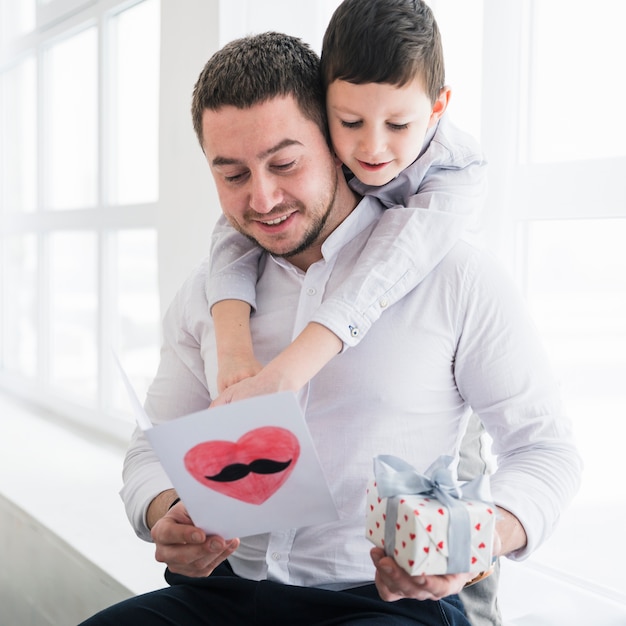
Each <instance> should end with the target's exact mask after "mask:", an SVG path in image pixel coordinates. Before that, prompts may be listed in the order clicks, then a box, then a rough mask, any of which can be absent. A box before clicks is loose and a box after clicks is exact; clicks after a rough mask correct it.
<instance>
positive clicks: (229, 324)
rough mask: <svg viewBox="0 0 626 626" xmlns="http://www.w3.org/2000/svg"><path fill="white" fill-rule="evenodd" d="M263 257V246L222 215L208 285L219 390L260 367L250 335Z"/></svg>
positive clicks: (252, 373)
mask: <svg viewBox="0 0 626 626" xmlns="http://www.w3.org/2000/svg"><path fill="white" fill-rule="evenodd" d="M260 256H261V249H260V248H258V247H257V246H255V245H254V244H253V243H252V242H251V241H250V240H249V239H248V238H247V237H244V236H243V235H242V234H240V233H238V232H237V231H236V230H235V229H234V228H233V227H232V226H230V224H229V223H228V221H227V220H226V218H225V217H224V216H223V215H222V216H220V218H219V220H218V222H217V225H216V226H215V229H214V231H213V235H212V243H211V263H210V272H209V277H208V280H207V285H206V294H207V300H208V305H209V309H210V311H211V315H212V316H213V320H214V324H215V339H216V344H217V360H218V377H217V384H218V390H219V391H220V392H221V391H222V390H223V389H225V388H226V387H228V386H229V385H232V384H233V383H236V382H237V381H239V380H241V379H242V378H245V377H247V376H252V375H254V374H256V373H257V372H258V371H259V370H260V368H261V366H260V364H259V363H258V362H257V360H256V359H255V358H254V352H253V349H252V339H251V336H250V311H251V309H253V308H254V306H255V296H256V282H257V277H258V264H259V257H260Z"/></svg>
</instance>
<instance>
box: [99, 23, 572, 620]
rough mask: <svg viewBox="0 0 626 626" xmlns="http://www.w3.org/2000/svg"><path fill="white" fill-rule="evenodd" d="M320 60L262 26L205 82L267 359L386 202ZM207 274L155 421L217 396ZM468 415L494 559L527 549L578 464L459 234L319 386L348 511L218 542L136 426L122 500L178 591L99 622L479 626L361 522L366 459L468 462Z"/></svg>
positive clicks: (526, 330) (211, 69)
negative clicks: (343, 144)
mask: <svg viewBox="0 0 626 626" xmlns="http://www.w3.org/2000/svg"><path fill="white" fill-rule="evenodd" d="M317 67H318V66H317V58H316V57H315V55H314V54H313V53H312V52H311V51H310V50H309V49H308V48H306V47H304V46H303V45H302V44H301V43H300V42H299V41H298V40H296V39H293V38H291V37H287V36H285V35H278V34H265V35H259V36H256V37H249V38H245V39H243V40H238V41H236V42H232V43H231V44H229V45H227V46H226V47H224V48H223V49H222V50H221V51H219V52H218V53H216V54H215V55H214V56H213V57H212V58H211V59H210V60H209V62H208V63H207V65H206V66H205V68H204V70H203V72H202V74H201V75H200V78H199V80H198V83H197V85H196V89H195V92H194V105H193V112H194V123H195V128H196V131H197V133H198V136H199V139H200V143H201V145H202V148H203V150H204V153H205V155H206V158H207V161H208V163H209V166H210V168H211V170H212V173H213V176H214V179H215V182H216V185H217V189H218V193H219V198H220V203H221V205H222V209H223V211H224V214H225V216H226V217H227V219H228V220H229V221H230V223H231V224H233V225H234V226H235V227H236V228H238V229H239V230H240V231H241V232H242V233H244V234H245V235H247V236H248V237H251V238H252V239H254V240H255V241H256V242H257V243H258V244H259V245H260V246H262V247H263V248H265V249H266V250H267V253H266V254H265V255H264V257H263V258H262V261H261V266H260V269H259V281H258V284H257V299H256V305H257V309H256V312H255V314H254V315H253V317H252V318H251V332H252V338H253V342H254V347H255V352H256V353H257V354H258V356H259V360H260V361H261V362H268V361H269V360H270V359H271V358H272V357H273V356H275V355H276V354H277V353H278V352H280V351H281V350H282V349H283V348H284V347H285V346H286V345H288V344H289V342H290V341H291V340H292V338H293V336H295V334H297V333H298V332H299V331H300V330H301V328H302V325H303V324H305V323H306V322H307V321H308V319H309V317H310V311H311V310H312V309H313V308H314V307H316V306H317V305H318V304H319V301H320V299H321V298H323V296H324V292H325V291H326V290H331V289H332V288H333V286H334V285H336V284H337V283H338V282H340V281H342V280H344V279H345V277H346V276H347V275H348V274H349V273H350V271H351V269H352V267H353V265H354V263H355V262H356V259H357V258H358V256H359V252H360V250H361V249H362V248H363V246H364V244H365V242H366V241H367V238H368V236H369V233H370V232H371V231H372V229H373V227H374V225H375V224H376V221H377V220H378V219H379V217H380V215H381V213H382V211H383V208H382V206H381V205H380V204H379V202H378V201H377V200H376V199H374V198H371V197H365V198H363V199H361V198H359V197H358V196H357V195H356V194H355V193H354V192H353V191H351V189H350V188H349V187H348V186H347V184H346V181H345V179H344V177H343V176H342V173H341V169H340V164H339V163H338V162H337V161H336V160H335V159H334V157H333V156H332V154H331V152H330V150H329V148H328V144H327V136H326V122H325V117H324V102H323V95H322V89H321V86H320V84H319V78H318V71H317ZM206 276H207V268H206V266H202V267H200V268H199V269H198V271H197V272H195V273H194V274H193V275H192V276H191V277H190V279H189V280H188V281H187V283H186V284H185V285H184V286H183V288H182V290H181V291H180V293H179V294H178V296H177V297H176V299H175V300H174V302H173V304H172V306H171V307H170V309H169V311H168V313H167V315H166V318H165V320H164V348H163V352H162V359H161V365H160V368H159V372H158V374H157V377H156V379H155V382H154V383H153V385H152V387H151V389H150V391H149V394H148V398H147V401H146V410H147V411H148V413H149V415H150V416H151V417H152V419H153V421H154V423H155V424H158V423H160V422H163V421H166V420H168V419H173V418H176V417H179V416H182V415H186V414H188V413H192V412H194V411H197V410H200V409H203V408H206V407H207V406H208V405H209V404H210V402H211V399H212V398H214V397H216V391H215V390H216V388H217V387H216V379H217V357H216V345H215V339H214V333H213V326H212V321H211V318H210V314H209V312H208V307H207V299H206V290H205V282H206ZM472 409H473V410H475V411H476V412H477V413H478V414H480V415H481V418H482V420H483V422H484V423H485V426H486V428H487V430H488V431H489V432H490V433H491V435H492V436H493V438H494V451H495V452H496V453H497V454H498V470H497V471H496V473H495V474H494V475H493V477H492V479H491V485H492V493H493V496H494V499H495V502H496V504H497V505H498V510H499V514H500V515H499V519H498V521H497V541H496V544H495V545H496V552H497V554H499V555H507V556H509V557H510V558H524V557H525V556H527V555H528V554H529V553H530V552H531V551H532V550H534V549H535V548H536V547H537V545H539V544H540V543H541V542H542V541H543V540H545V538H546V537H547V536H548V535H549V534H550V532H551V531H552V529H553V527H554V525H555V523H556V520H557V518H558V516H559V514H560V512H561V510H562V508H563V507H564V506H565V504H566V503H567V501H568V500H569V499H570V498H571V497H572V496H573V494H574V492H575V490H576V488H577V485H578V481H579V474H580V460H579V457H578V455H577V453H576V450H575V448H574V446H573V444H572V442H571V437H570V432H569V423H568V421H567V420H566V419H565V418H564V417H563V415H562V412H561V407H560V402H559V398H558V390H557V385H556V384H555V382H554V380H553V378H552V376H551V374H550V371H549V368H548V367H547V365H546V362H545V359H544V356H543V353H542V350H541V347H540V346H539V344H538V341H537V338H536V336H535V334H534V332H533V329H532V324H531V323H530V321H529V319H528V317H527V316H526V314H525V312H524V309H523V305H522V303H521V301H520V298H519V297H518V295H517V294H516V292H515V291H514V290H513V289H512V288H511V287H510V285H509V284H508V282H507V280H506V279H505V278H504V277H503V276H502V275H501V274H500V272H499V271H498V270H497V269H496V268H495V267H494V266H493V263H492V262H491V260H490V259H489V258H487V257H486V255H484V254H483V253H481V252H480V251H478V250H476V249H474V248H472V247H471V246H469V245H468V244H465V243H460V244H458V245H457V246H455V247H454V248H453V250H452V251H451V252H450V253H449V254H448V255H447V256H446V258H445V259H444V260H443V261H442V262H441V263H440V265H439V266H438V267H437V268H436V269H435V270H434V271H433V272H432V273H431V275H430V276H429V277H427V278H426V279H425V280H424V282H423V283H422V284H421V285H420V286H418V287H417V288H416V289H415V290H414V291H412V292H411V293H410V294H409V295H407V296H406V297H405V298H403V299H402V300H401V301H400V302H398V303H397V304H395V305H394V306H393V307H390V309H389V310H388V311H386V313H385V314H384V315H383V316H382V317H381V319H380V320H379V321H378V322H377V323H376V325H375V327H373V328H372V329H371V330H370V332H369V333H368V336H367V337H366V338H365V339H364V340H363V341H362V342H361V343H360V344H359V345H358V346H356V347H354V348H352V349H351V350H349V351H347V352H345V353H343V354H341V355H339V356H338V357H336V358H335V359H333V361H331V362H330V363H329V364H328V365H327V366H326V367H325V368H324V369H323V370H322V371H321V372H320V373H319V374H318V375H317V376H316V377H315V378H314V379H313V380H312V381H311V383H310V385H309V386H308V389H307V391H306V419H307V423H308V426H309V429H310V431H311V435H312V437H313V440H314V442H315V445H316V448H317V451H318V455H319V457H320V461H321V464H322V467H323V468H324V471H325V472H326V476H327V479H328V482H329V487H330V490H331V492H332V494H333V497H334V499H335V503H336V505H337V508H338V510H339V513H340V520H339V521H338V522H336V523H332V524H324V525H319V526H309V527H305V528H300V529H292V530H289V531H285V532H274V533H268V534H263V535H259V536H254V537H244V538H222V537H216V536H209V537H207V536H206V535H205V533H204V532H203V531H202V530H200V529H198V528H196V527H194V526H193V524H192V522H191V520H190V518H189V517H188V515H187V513H186V509H185V507H184V503H182V502H179V501H177V496H176V493H175V492H174V491H173V490H172V489H171V483H170V482H169V480H168V478H167V476H166V475H165V474H164V472H163V470H162V468H161V466H160V464H159V463H158V460H157V459H156V457H155V456H154V454H153V452H152V451H151V449H150V446H149V444H148V443H147V442H146V440H145V439H144V438H143V437H142V435H141V434H140V433H137V434H136V435H135V438H134V441H133V443H132V445H131V448H130V450H129V452H128V455H127V459H126V463H125V470H124V480H125V484H124V489H123V492H122V496H123V498H124V500H125V503H126V507H127V511H128V514H129V517H130V519H131V522H132V523H133V525H134V527H135V530H136V532H137V533H138V534H139V535H140V536H141V537H143V538H144V539H147V540H150V539H152V540H153V541H154V542H155V544H156V558H157V560H159V561H162V562H164V563H166V564H167V565H168V572H167V574H166V578H167V580H168V582H169V583H170V585H171V586H170V587H169V588H167V589H164V590H161V591H158V592H154V593H153V594H148V595H146V596H140V597H138V598H135V599H131V600H129V601H127V602H125V603H122V604H120V605H117V606H115V607H112V608H111V609H109V610H107V611H104V612H103V613H101V614H99V615H98V616H95V617H94V618H92V620H90V621H88V622H87V623H88V624H109V623H110V624H135V623H144V622H145V623H150V624H172V623H178V624H185V625H189V624H257V623H258V624H360V623H377V624H379V623H384V624H422V625H431V624H432V625H434V624H463V625H467V624H468V623H469V622H468V621H467V619H466V617H465V616H464V612H463V608H462V604H461V603H460V602H459V600H458V596H457V595H456V594H457V593H458V592H459V591H460V590H461V589H462V587H463V586H464V585H465V583H466V582H467V581H468V580H469V579H471V578H472V576H471V575H470V574H451V575H443V576H416V577H411V576H409V575H408V574H406V573H405V572H404V571H403V570H401V569H400V568H399V567H398V566H397V565H396V564H395V562H394V561H393V559H391V558H390V557H387V556H385V555H384V553H383V552H382V550H380V549H378V548H374V549H371V550H370V546H369V544H368V542H367V541H366V539H365V538H364V536H363V535H364V528H363V525H364V501H365V493H364V485H365V482H366V481H367V479H368V478H369V477H370V476H371V471H372V469H371V468H372V457H373V456H375V455H377V454H380V453H386V454H394V455H396V456H399V457H401V458H403V459H405V460H407V461H408V462H410V463H411V464H412V465H414V466H415V467H416V468H417V469H418V470H420V471H423V470H424V469H425V468H426V467H428V466H429V465H430V464H431V462H432V461H434V460H435V459H436V458H438V457H439V456H440V455H442V454H450V455H452V456H458V452H459V445H460V441H461V438H462V435H463V432H464V430H465V428H466V425H467V423H468V420H469V417H470V414H471V412H472ZM302 497H303V498H304V497H306V494H303V495H302ZM226 559H227V560H226Z"/></svg>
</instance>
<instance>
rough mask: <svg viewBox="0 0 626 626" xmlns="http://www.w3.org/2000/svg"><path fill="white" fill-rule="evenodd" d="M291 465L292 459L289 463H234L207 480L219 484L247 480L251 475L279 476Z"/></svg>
mask: <svg viewBox="0 0 626 626" xmlns="http://www.w3.org/2000/svg"><path fill="white" fill-rule="evenodd" d="M290 465H291V459H289V460H288V461H284V462H281V461H272V460H271V459H257V460H255V461H252V463H249V464H247V465H246V464H245V463H233V464H232V465H227V466H226V467H224V468H223V469H222V471H221V472H220V473H219V474H215V476H205V478H206V479H207V480H214V481H215V482H218V483H229V482H232V481H234V480H239V479H240V478H245V477H246V476H247V475H248V474H250V473H255V474H277V473H278V472H282V471H283V470H285V469H287V468H288V467H289V466H290Z"/></svg>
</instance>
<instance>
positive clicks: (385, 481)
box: [374, 454, 491, 574]
mask: <svg viewBox="0 0 626 626" xmlns="http://www.w3.org/2000/svg"><path fill="white" fill-rule="evenodd" d="M453 460H454V459H453V458H452V457H450V456H440V457H439V458H438V459H437V460H436V461H435V462H434V463H433V464H432V465H431V466H430V467H429V468H428V469H427V470H426V474H425V475H424V474H420V473H418V472H417V470H416V469H415V468H414V467H412V466H411V465H409V464H408V463H407V462H406V461H403V460H402V459H399V458H398V457H395V456H391V455H388V454H381V455H379V456H377V457H375V458H374V475H375V476H376V488H377V490H378V495H379V496H380V497H381V498H387V511H386V516H387V521H386V524H385V552H386V553H387V555H390V556H391V555H393V553H394V552H393V551H394V548H395V543H396V537H395V535H396V532H395V530H396V520H397V517H398V504H399V501H400V498H399V496H407V495H420V496H424V497H429V496H430V497H433V498H436V499H437V500H439V502H441V503H442V504H444V505H445V506H446V507H447V509H448V513H449V515H450V521H449V526H448V570H447V571H448V573H451V574H452V573H460V572H468V571H470V567H471V565H470V559H471V538H470V517H469V512H468V511H467V507H466V506H465V505H464V504H463V503H462V502H461V499H463V500H480V501H482V502H491V493H490V489H489V482H488V481H487V479H486V477H485V476H483V475H481V476H478V477H476V478H474V479H473V480H471V481H469V482H466V483H459V482H458V481H457V480H456V479H455V477H454V474H453V472H452V470H451V469H450V467H451V465H452V462H453Z"/></svg>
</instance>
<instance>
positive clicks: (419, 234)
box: [312, 120, 486, 347]
mask: <svg viewBox="0 0 626 626" xmlns="http://www.w3.org/2000/svg"><path fill="white" fill-rule="evenodd" d="M442 123H443V120H442V121H441V122H440V128H439V129H438V130H437V131H436V133H435V135H434V137H433V139H432V140H431V142H430V144H429V147H428V149H427V150H426V151H425V152H424V154H423V155H422V156H421V157H420V158H419V159H418V160H417V161H416V162H415V163H414V164H413V165H411V166H409V167H408V168H407V169H406V170H404V172H402V173H401V174H400V175H399V176H398V177H397V178H396V179H394V180H393V181H391V182H390V183H388V184H387V185H384V186H383V187H378V188H377V187H365V186H363V185H362V184H360V183H358V181H357V182H356V183H353V181H351V185H353V186H354V187H355V189H356V190H357V191H359V192H361V193H366V194H369V195H374V196H376V197H379V198H380V199H381V201H382V202H383V203H384V204H386V206H387V207H390V209H389V210H386V211H384V213H383V214H382V216H381V219H380V220H379V222H378V224H377V225H376V227H375V229H374V230H373V232H372V234H371V236H370V238H369V239H368V241H367V243H366V245H365V247H364V248H363V250H362V252H361V254H360V256H359V259H358V262H357V264H356V265H355V267H354V271H353V272H352V273H351V275H350V278H349V280H347V281H345V282H344V283H342V284H341V286H340V287H338V288H337V289H336V290H334V291H333V292H331V293H330V294H329V295H328V296H327V297H326V298H325V299H324V301H323V302H322V303H321V305H320V307H319V309H318V310H317V311H316V313H315V315H314V316H313V318H312V321H313V322H317V323H319V324H321V325H323V326H326V327H327V328H328V329H329V330H331V331H332V332H333V333H335V334H336V335H337V336H338V337H339V338H340V339H341V340H342V342H343V344H344V346H346V347H351V346H355V345H356V344H358V342H359V341H360V340H361V339H362V338H363V337H364V336H365V335H366V334H367V332H368V330H369V329H370V327H371V325H372V324H373V323H374V322H375V321H376V320H377V319H378V318H379V317H380V315H381V314H382V313H383V312H384V310H385V309H386V308H388V307H389V306H391V305H392V304H394V303H395V302H397V301H398V300H399V299H401V298H402V297H404V296H405V295H406V294H407V293H408V292H409V291H411V290H412V289H414V288H415V287H416V286H417V285H418V284H419V283H420V282H421V281H422V280H423V279H424V278H425V277H426V276H427V275H428V274H429V273H430V272H431V271H432V270H433V269H434V268H435V267H436V266H437V264H438V263H439V262H440V261H441V259H443V257H444V256H445V255H446V254H447V253H448V252H449V251H450V249H451V248H452V247H453V246H454V244H455V243H456V242H457V241H458V240H459V239H460V238H461V236H462V235H463V234H464V233H466V232H468V231H469V228H470V226H472V224H473V223H476V222H477V221H478V217H479V214H480V212H481V210H482V208H483V204H484V198H485V195H486V163H485V161H484V159H483V157H482V153H481V151H480V149H479V147H478V146H477V145H476V144H475V142H474V141H473V140H472V139H471V137H468V136H467V135H465V134H464V133H461V132H460V131H457V130H456V129H454V128H452V127H451V126H450V125H449V123H447V122H446V124H445V126H444V128H445V133H444V131H443V130H441V126H442ZM414 190H417V193H415V192H414ZM411 194H412V195H411Z"/></svg>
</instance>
